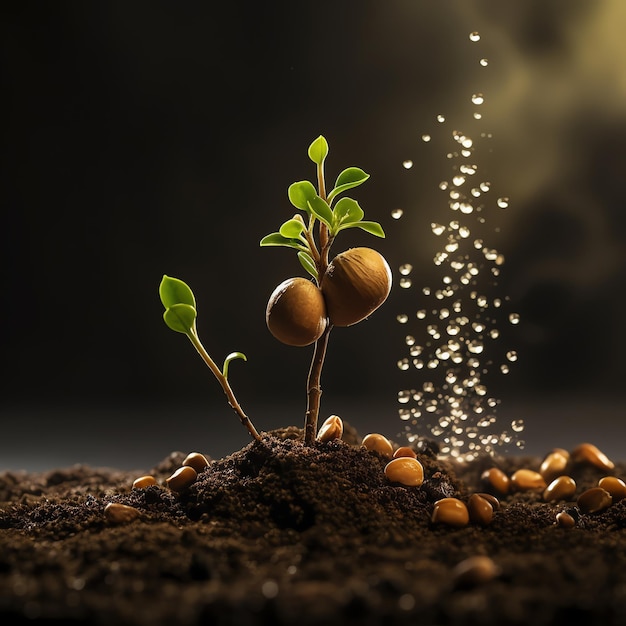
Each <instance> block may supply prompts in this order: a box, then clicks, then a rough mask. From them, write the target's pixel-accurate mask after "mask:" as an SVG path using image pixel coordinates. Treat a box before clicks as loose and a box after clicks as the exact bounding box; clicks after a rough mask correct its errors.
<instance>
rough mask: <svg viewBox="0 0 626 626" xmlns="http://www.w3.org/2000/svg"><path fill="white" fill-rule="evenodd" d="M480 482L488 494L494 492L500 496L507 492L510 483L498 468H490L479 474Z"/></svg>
mask: <svg viewBox="0 0 626 626" xmlns="http://www.w3.org/2000/svg"><path fill="white" fill-rule="evenodd" d="M480 478H481V481H482V483H483V485H484V488H485V489H486V490H487V491H488V492H492V491H494V492H495V493H497V494H500V495H506V494H507V493H508V492H509V489H510V486H511V481H510V479H509V477H508V476H507V475H506V474H505V473H504V472H503V471H502V470H501V469H499V468H497V467H491V468H489V469H488V470H485V471H484V472H483V473H482V474H481V477H480Z"/></svg>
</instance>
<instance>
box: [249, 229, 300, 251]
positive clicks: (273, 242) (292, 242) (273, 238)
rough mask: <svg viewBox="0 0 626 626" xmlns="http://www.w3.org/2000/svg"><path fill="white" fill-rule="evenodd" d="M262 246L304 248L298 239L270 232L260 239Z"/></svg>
mask: <svg viewBox="0 0 626 626" xmlns="http://www.w3.org/2000/svg"><path fill="white" fill-rule="evenodd" d="M260 245H261V246H262V247H269V246H283V247H285V248H295V249H296V250H306V248H305V246H304V245H303V244H302V242H301V241H300V240H299V239H290V238H288V237H283V236H282V235H281V234H280V233H270V234H269V235H265V237H263V239H261V242H260Z"/></svg>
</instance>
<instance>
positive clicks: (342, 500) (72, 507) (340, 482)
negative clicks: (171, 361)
mask: <svg viewBox="0 0 626 626" xmlns="http://www.w3.org/2000/svg"><path fill="white" fill-rule="evenodd" d="M346 433H347V434H346V439H347V441H333V442H328V443H317V444H316V445H315V446H312V447H307V446H304V445H303V444H302V441H301V431H299V430H298V429H285V430H283V431H277V432H274V433H272V434H269V435H266V436H264V438H263V441H262V442H253V443H251V444H249V445H248V446H246V447H245V448H244V449H242V450H240V451H238V452H235V453H234V454H232V455H230V456H228V457H226V458H224V459H220V460H213V461H210V463H209V466H208V468H206V469H205V470H204V471H202V472H201V473H200V474H199V475H198V479H197V480H196V482H195V483H193V484H192V485H191V486H190V487H189V488H188V489H187V490H185V491H184V492H182V493H180V494H176V493H174V492H172V491H170V490H169V489H167V488H166V487H164V486H163V484H164V480H165V478H166V477H167V476H169V475H170V474H171V473H172V472H173V471H174V470H175V469H176V468H177V467H178V466H180V463H181V462H182V460H183V458H184V456H185V455H184V454H182V453H173V454H172V455H171V456H170V457H168V458H167V459H165V460H164V461H163V462H162V463H160V464H159V465H158V466H157V467H155V468H153V470H152V472H151V473H152V474H153V475H154V476H155V477H156V478H157V480H158V484H157V485H156V486H152V487H147V488H144V489H132V488H131V485H132V481H133V480H134V478H136V477H137V475H134V474H133V475H131V474H129V473H127V472H119V471H115V470H108V469H94V468H89V467H82V466H77V467H73V468H68V469H61V470H56V471H54V472H47V473H42V474H14V473H4V474H0V501H1V503H0V614H1V615H2V617H3V623H29V624H31V623H38V622H40V623H44V622H45V623H47V624H50V623H54V622H55V621H56V622H58V623H64V624H68V623H69V624H100V625H108V624H136V625H138V626H144V625H146V626H147V625H161V624H163V625H165V624H167V625H170V624H174V623H175V624H180V625H183V626H186V625H195V624H220V625H222V624H223V625H227V624H237V625H245V624H250V625H258V624H266V623H267V624H270V623H271V624H272V625H273V626H276V625H281V624H285V625H286V624H295V623H297V624H301V625H303V626H307V625H313V624H329V625H331V626H332V625H334V624H342V625H344V624H357V623H358V624H372V625H373V624H381V623H389V624H405V623H406V624H415V623H424V624H478V623H480V624H528V623H533V624H537V625H541V624H560V623H564V621H565V620H567V619H571V618H572V617H577V619H578V618H579V617H584V618H585V619H586V620H587V621H588V623H590V624H600V623H602V624H603V625H607V624H618V623H621V621H620V620H621V619H622V615H623V614H624V610H626V593H624V589H626V571H625V569H624V568H623V563H624V559H625V558H626V535H625V534H624V531H623V529H624V528H625V527H626V506H625V505H624V503H623V502H617V503H614V504H613V505H612V506H611V507H609V508H608V509H606V510H604V511H602V512H600V513H597V514H587V515H580V516H578V524H577V525H576V526H575V527H574V528H571V529H565V528H560V527H559V526H557V525H556V524H555V515H556V513H557V512H559V511H560V510H563V509H565V508H569V509H573V508H575V502H569V503H564V502H559V503H556V504H555V503H546V502H543V500H542V498H541V492H540V491H537V490H534V491H533V490H530V491H525V492H518V493H515V494H512V495H509V496H507V497H505V498H502V507H501V508H500V510H498V511H496V512H495V513H494V517H493V521H492V523H491V524H489V525H487V526H482V525H479V524H469V525H467V526H465V527H462V528H454V527H450V526H445V525H441V524H433V523H432V522H431V515H432V511H433V507H434V503H435V501H437V500H439V499H441V498H445V497H457V498H460V499H462V500H467V498H468V496H469V495H470V494H471V493H473V492H476V491H483V490H484V489H485V485H483V484H482V483H481V479H480V476H481V473H482V471H483V470H484V469H485V468H487V467H491V466H494V465H497V466H499V467H500V468H501V469H502V470H503V471H505V472H507V473H509V474H510V473H512V472H513V471H515V469H517V468H519V467H527V468H531V469H537V468H538V464H539V462H540V460H539V459H531V458H521V457H510V458H508V457H507V458H500V459H492V458H490V457H486V458H483V459H479V460H477V461H476V462H473V463H471V464H460V463H459V464H457V463H452V462H450V461H448V460H442V459H439V458H438V457H437V455H436V450H435V449H434V447H432V446H429V445H426V444H425V443H424V442H422V444H421V445H420V446H418V454H419V460H420V462H421V463H422V464H423V465H424V469H425V481H424V484H423V485H422V486H421V487H404V486H401V485H397V484H392V483H390V482H389V481H388V480H387V479H386V477H385V475H384V471H383V470H384V467H385V464H386V463H387V461H388V459H386V458H384V457H382V456H381V455H379V454H377V453H376V452H372V451H368V450H366V449H365V448H363V447H361V446H359V445H358V443H359V441H360V440H359V438H358V435H357V434H356V433H354V432H353V431H351V430H350V429H347V431H346ZM625 471H626V467H624V466H623V465H619V466H617V468H616V470H615V475H618V476H619V475H624V473H625ZM571 474H572V475H575V479H576V481H577V485H578V490H577V491H578V493H580V492H581V491H582V490H584V489H587V488H589V487H592V486H595V485H596V484H597V481H598V479H599V478H600V477H602V476H603V475H605V473H604V472H602V471H600V470H598V469H597V468H595V467H593V466H589V465H579V466H576V467H574V468H572V471H571ZM109 503H119V504H124V505H128V506H132V507H134V509H136V510H137V511H138V517H137V519H135V520H134V521H132V522H130V523H126V524H115V523H112V522H111V521H110V520H108V519H107V517H106V516H105V514H104V510H105V507H106V506H107V504H109ZM475 556H488V557H489V559H490V561H489V562H490V563H492V564H493V565H494V571H493V573H492V574H491V575H489V576H486V577H484V579H483V578H481V577H480V576H478V575H477V576H474V577H473V578H472V577H471V576H470V577H469V578H463V579H461V577H460V576H459V570H458V569H456V568H457V567H458V566H459V564H460V563H461V562H463V561H464V560H465V559H468V558H469V557H475ZM461 582H462V583H463V584H461Z"/></svg>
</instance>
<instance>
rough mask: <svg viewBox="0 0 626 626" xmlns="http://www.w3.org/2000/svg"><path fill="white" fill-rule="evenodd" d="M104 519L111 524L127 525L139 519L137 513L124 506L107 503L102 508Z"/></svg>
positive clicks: (116, 503) (131, 508)
mask: <svg viewBox="0 0 626 626" xmlns="http://www.w3.org/2000/svg"><path fill="white" fill-rule="evenodd" d="M104 517H105V518H106V520H107V522H111V523H112V524H128V523H129V522H132V521H133V520H135V519H137V518H138V517H139V511H138V510H137V509H136V508H135V507H132V506H128V505H126V504H119V503H118V502H109V504H107V505H106V506H105V507H104Z"/></svg>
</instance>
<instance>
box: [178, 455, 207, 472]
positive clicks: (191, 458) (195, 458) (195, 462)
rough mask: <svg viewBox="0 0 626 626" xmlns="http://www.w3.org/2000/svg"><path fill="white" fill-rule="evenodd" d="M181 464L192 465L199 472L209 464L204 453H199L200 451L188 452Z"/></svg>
mask: <svg viewBox="0 0 626 626" xmlns="http://www.w3.org/2000/svg"><path fill="white" fill-rule="evenodd" d="M183 465H186V466H188V467H193V469H195V470H196V472H198V474H199V473H200V472H201V471H202V470H203V469H204V468H206V467H208V466H209V462H208V460H207V458H206V457H205V456H204V454H200V452H190V453H189V454H188V455H187V456H186V457H185V460H184V461H183Z"/></svg>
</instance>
